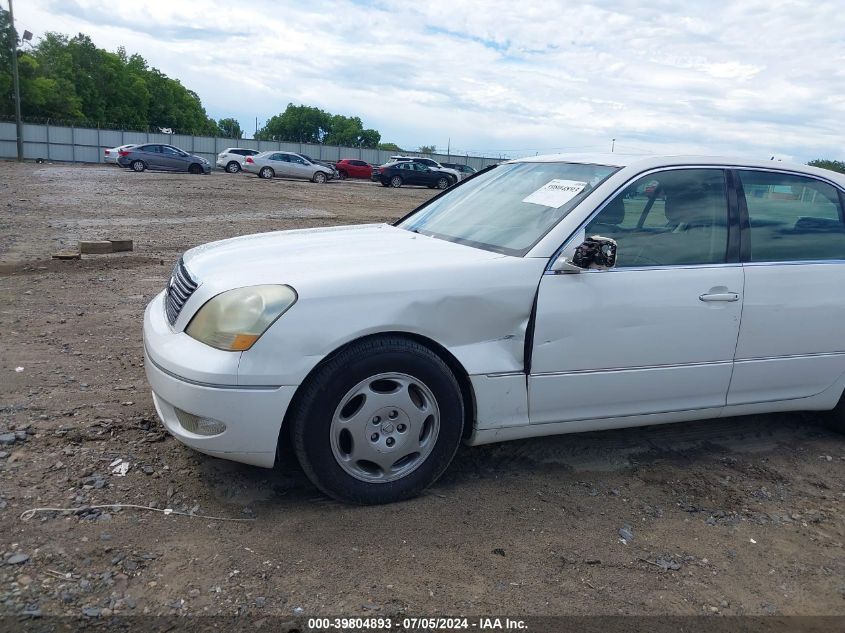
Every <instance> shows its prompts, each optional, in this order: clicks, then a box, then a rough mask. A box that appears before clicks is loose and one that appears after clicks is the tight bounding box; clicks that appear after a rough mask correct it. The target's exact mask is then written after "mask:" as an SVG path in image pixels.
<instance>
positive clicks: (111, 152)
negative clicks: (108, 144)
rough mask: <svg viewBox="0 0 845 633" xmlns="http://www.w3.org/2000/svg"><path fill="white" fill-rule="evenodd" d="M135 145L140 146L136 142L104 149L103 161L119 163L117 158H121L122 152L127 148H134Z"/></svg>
mask: <svg viewBox="0 0 845 633" xmlns="http://www.w3.org/2000/svg"><path fill="white" fill-rule="evenodd" d="M133 147H138V146H137V145H134V144H129V145H121V146H119V147H112V148H111V149H104V150H103V162H104V163H113V164H115V165H116V164H117V159H118V158H120V152H125V151H126V150H129V149H132V148H133Z"/></svg>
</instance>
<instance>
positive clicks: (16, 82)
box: [9, 0, 23, 162]
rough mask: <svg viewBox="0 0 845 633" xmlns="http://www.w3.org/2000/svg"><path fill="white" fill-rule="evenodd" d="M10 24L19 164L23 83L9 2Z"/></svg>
mask: <svg viewBox="0 0 845 633" xmlns="http://www.w3.org/2000/svg"><path fill="white" fill-rule="evenodd" d="M9 22H10V23H11V25H12V81H13V83H14V88H15V129H16V130H17V136H18V139H17V140H18V162H21V161H22V160H23V123H22V122H21V82H20V78H19V77H18V32H17V31H16V30H15V12H14V10H13V9H12V0H9Z"/></svg>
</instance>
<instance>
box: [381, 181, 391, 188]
mask: <svg viewBox="0 0 845 633" xmlns="http://www.w3.org/2000/svg"><path fill="white" fill-rule="evenodd" d="M381 186H382V187H389V186H390V185H389V184H388V183H386V182H384V181H383V180H382V181H381Z"/></svg>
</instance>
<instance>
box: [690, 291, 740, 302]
mask: <svg viewBox="0 0 845 633" xmlns="http://www.w3.org/2000/svg"><path fill="white" fill-rule="evenodd" d="M698 298H699V299H700V300H701V301H739V295H738V294H737V293H735V292H713V293H709V292H705V293H704V294H703V295H699V296H698Z"/></svg>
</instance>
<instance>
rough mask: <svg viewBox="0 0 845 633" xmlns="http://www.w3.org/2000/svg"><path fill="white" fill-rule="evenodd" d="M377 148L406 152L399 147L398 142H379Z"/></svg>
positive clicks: (386, 150) (385, 150)
mask: <svg viewBox="0 0 845 633" xmlns="http://www.w3.org/2000/svg"><path fill="white" fill-rule="evenodd" d="M377 149H380V150H382V151H384V152H404V151H405V150H404V149H402V148H401V147H399V146H398V145H397V144H396V143H379V144H378V146H377Z"/></svg>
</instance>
